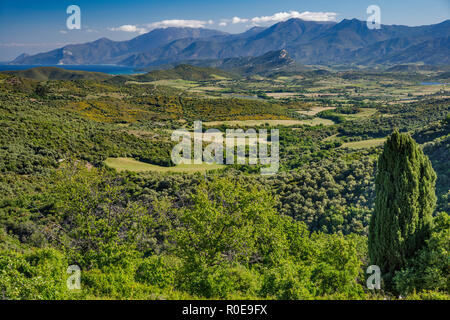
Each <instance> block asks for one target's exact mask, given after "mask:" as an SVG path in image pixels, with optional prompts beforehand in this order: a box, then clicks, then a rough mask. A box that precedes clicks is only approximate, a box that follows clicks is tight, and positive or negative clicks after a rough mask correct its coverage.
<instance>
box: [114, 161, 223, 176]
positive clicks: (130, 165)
mask: <svg viewBox="0 0 450 320" xmlns="http://www.w3.org/2000/svg"><path fill="white" fill-rule="evenodd" d="M105 164H106V165H107V166H108V167H110V168H114V169H116V170H117V171H119V172H120V171H125V170H128V171H133V172H145V171H155V172H178V173H195V172H206V171H209V170H215V169H221V168H224V167H225V165H221V164H207V163H203V164H180V165H178V166H175V167H162V166H158V165H155V164H150V163H145V162H141V161H138V160H135V159H132V158H107V159H106V160H105Z"/></svg>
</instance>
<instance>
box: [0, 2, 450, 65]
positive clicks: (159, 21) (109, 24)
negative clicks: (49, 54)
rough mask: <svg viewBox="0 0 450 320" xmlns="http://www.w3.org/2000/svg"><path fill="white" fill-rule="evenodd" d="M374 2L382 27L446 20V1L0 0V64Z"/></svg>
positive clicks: (324, 14)
mask: <svg viewBox="0 0 450 320" xmlns="http://www.w3.org/2000/svg"><path fill="white" fill-rule="evenodd" d="M72 4H75V5H78V6H79V7H80V9H81V30H68V29H67V28H66V20H67V17H68V16H69V15H68V14H67V13H66V9H67V7H68V6H69V5H72ZM372 4H376V5H378V6H379V7H380V8H381V22H382V24H402V25H410V26H416V25H424V24H433V23H439V22H442V21H444V20H446V19H450V0H427V1H424V0H409V1H408V0H394V1H392V0H391V1H387V0H378V1H376V0H369V1H365V0H340V1H331V0H296V1H293V0H276V1H262V0H226V1H223V0H208V1H206V0H190V1H180V0H164V1H153V0H146V1H144V0H128V1H111V0H108V1H105V0H98V1H95V0H89V1H86V0H72V1H64V0H58V1H45V0H40V1H34V0H28V1H20V0H19V1H18V0H1V1H0V61H2V60H3V61H5V60H9V59H12V58H14V57H16V56H17V55H19V54H20V53H23V52H26V53H37V52H43V51H48V50H51V49H54V48H57V47H61V46H63V45H65V44H68V43H82V42H87V41H92V40H96V39H98V38H101V37H108V38H110V39H113V40H126V39H131V38H133V37H135V36H137V35H139V34H140V33H144V32H148V31H149V30H151V29H153V28H157V27H165V26H200V27H206V28H211V29H219V30H223V31H227V32H231V33H237V32H242V31H245V30H246V29H248V28H250V27H252V26H254V25H262V26H266V25H271V24H274V23H276V22H278V21H280V20H284V19H287V18H290V17H301V18H305V19H310V20H317V19H318V20H334V21H340V20H342V19H344V18H347V19H349V18H350V19H351V18H357V19H360V20H365V19H366V17H367V14H366V8H367V7H368V6H369V5H372Z"/></svg>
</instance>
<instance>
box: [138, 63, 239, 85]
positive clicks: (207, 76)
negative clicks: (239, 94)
mask: <svg viewBox="0 0 450 320" xmlns="http://www.w3.org/2000/svg"><path fill="white" fill-rule="evenodd" d="M233 77H235V76H234V75H232V74H230V73H228V72H225V71H222V70H219V69H215V68H207V67H197V66H191V65H187V64H180V65H178V66H176V67H174V68H172V69H169V70H154V71H150V72H148V73H146V74H143V75H138V76H135V77H134V78H135V79H136V80H138V81H155V80H166V79H182V80H193V81H199V80H214V79H220V78H233Z"/></svg>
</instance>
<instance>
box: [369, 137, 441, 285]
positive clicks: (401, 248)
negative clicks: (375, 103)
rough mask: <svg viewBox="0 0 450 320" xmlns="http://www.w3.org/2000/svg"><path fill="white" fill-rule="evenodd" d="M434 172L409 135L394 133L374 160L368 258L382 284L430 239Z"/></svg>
mask: <svg viewBox="0 0 450 320" xmlns="http://www.w3.org/2000/svg"><path fill="white" fill-rule="evenodd" d="M435 182H436V173H435V172H434V170H433V168H432V166H431V162H430V160H429V159H428V157H427V156H426V155H425V154H424V153H423V151H422V149H421V148H420V147H419V145H418V144H417V143H416V142H415V141H414V139H412V138H411V136H410V135H409V134H403V133H399V132H398V131H394V132H393V133H392V135H391V136H390V137H389V138H388V139H387V141H386V143H385V145H384V150H383V152H382V154H381V155H380V157H379V159H378V172H377V176H376V179H375V191H376V200H375V210H374V213H373V215H372V217H371V221H370V226H369V257H370V260H371V263H372V264H375V265H378V266H379V267H380V269H381V271H382V274H383V275H384V278H385V280H386V281H387V284H388V285H389V280H390V279H391V277H392V276H393V275H394V272H395V271H397V270H400V269H402V268H403V267H404V266H405V264H406V261H408V259H410V258H411V257H412V256H413V255H414V253H415V252H416V251H417V250H418V249H420V248H421V247H422V246H423V245H424V242H425V240H426V239H428V237H429V236H430V230H431V224H432V213H433V210H434V206H435V205H436V195H435V191H434V187H435Z"/></svg>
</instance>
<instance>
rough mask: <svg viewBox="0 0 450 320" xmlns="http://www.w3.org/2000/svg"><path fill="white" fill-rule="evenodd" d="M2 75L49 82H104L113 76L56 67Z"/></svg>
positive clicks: (37, 68)
mask: <svg viewBox="0 0 450 320" xmlns="http://www.w3.org/2000/svg"><path fill="white" fill-rule="evenodd" d="M2 73H5V74H9V75H13V76H16V77H20V78H29V79H33V80H38V81H47V80H104V79H109V78H111V77H112V76H111V75H109V74H106V73H101V72H88V71H76V70H65V69H61V68H56V67H36V68H31V69H27V70H17V71H3V72H2Z"/></svg>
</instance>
